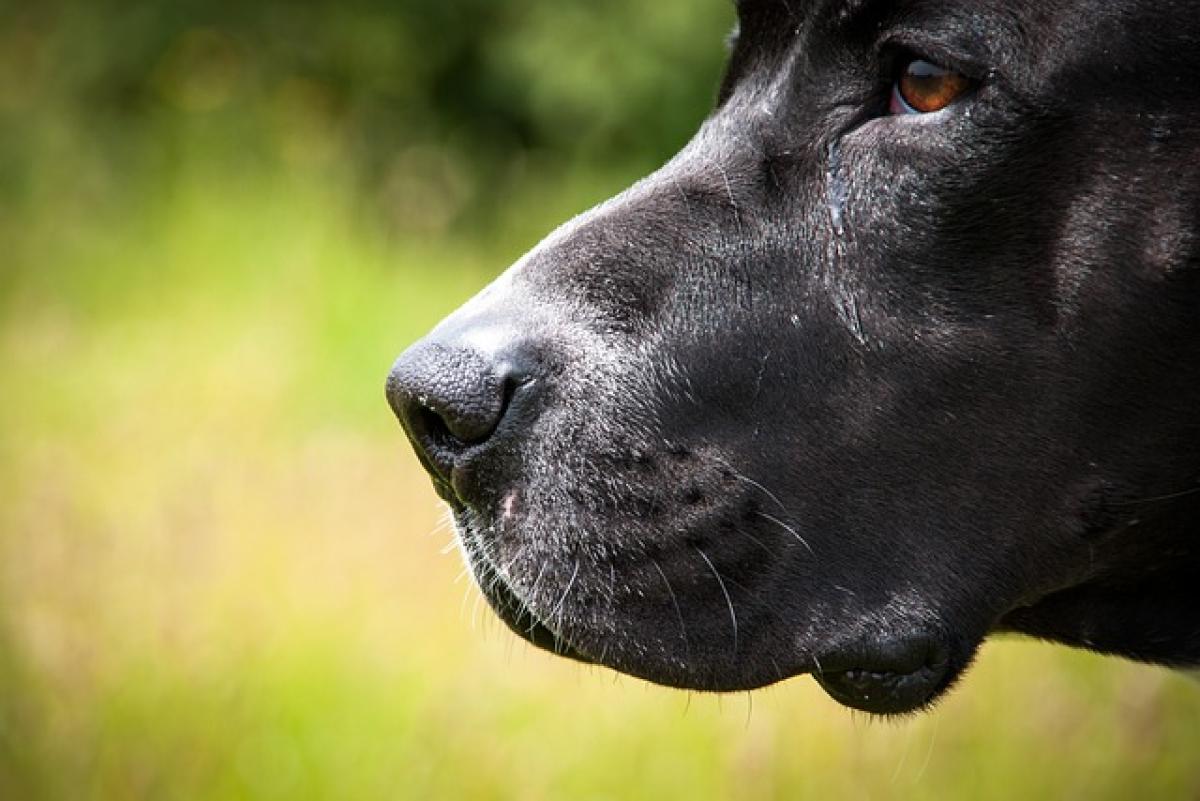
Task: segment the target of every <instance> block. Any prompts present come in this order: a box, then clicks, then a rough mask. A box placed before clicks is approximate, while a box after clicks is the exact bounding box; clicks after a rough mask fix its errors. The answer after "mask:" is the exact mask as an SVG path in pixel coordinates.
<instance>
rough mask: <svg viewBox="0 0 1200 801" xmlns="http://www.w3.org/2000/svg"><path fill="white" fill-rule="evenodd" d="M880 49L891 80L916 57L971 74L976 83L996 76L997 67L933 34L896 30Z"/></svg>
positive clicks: (878, 50) (879, 51)
mask: <svg viewBox="0 0 1200 801" xmlns="http://www.w3.org/2000/svg"><path fill="white" fill-rule="evenodd" d="M875 52H876V53H878V61H879V64H880V67H881V68H882V70H883V71H884V73H885V75H884V76H883V77H884V78H885V79H886V80H888V81H891V80H893V79H894V78H895V77H896V70H897V69H898V68H899V67H902V66H904V65H905V64H907V63H908V62H910V61H912V60H913V59H919V60H921V61H928V62H930V63H932V64H937V65H938V66H939V67H943V68H945V69H948V70H953V71H954V72H957V73H959V74H960V75H962V76H964V77H966V78H970V79H971V80H972V81H974V82H975V83H983V82H984V81H990V80H992V79H993V78H994V77H995V76H996V69H995V68H994V67H991V66H985V60H984V59H982V58H979V57H977V56H975V55H973V54H971V53H968V52H966V51H964V50H962V49H961V48H958V47H955V46H953V45H952V44H949V43H947V42H945V41H941V40H935V39H933V38H931V37H929V36H924V35H917V34H916V33H914V32H910V31H892V32H890V33H889V34H888V35H887V36H885V37H883V38H882V39H880V40H879V42H878V43H877V44H876V46H875Z"/></svg>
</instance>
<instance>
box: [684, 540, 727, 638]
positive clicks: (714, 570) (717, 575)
mask: <svg viewBox="0 0 1200 801" xmlns="http://www.w3.org/2000/svg"><path fill="white" fill-rule="evenodd" d="M692 548H693V550H695V551H696V553H698V554H700V558H701V559H703V560H704V563H705V564H706V565H708V569H709V570H711V571H712V574H713V576H714V577H715V578H716V580H717V584H718V585H719V586H720V587H721V592H722V593H723V594H724V595H725V603H726V604H728V605H729V620H730V622H731V623H732V624H733V652H734V654H736V653H737V649H738V622H737V612H735V611H734V609H733V598H732V597H730V595H729V590H728V589H727V588H726V587H725V580H724V579H723V578H721V574H720V573H718V572H717V567H716V565H714V564H713V563H712V560H711V559H709V558H708V555H707V554H705V553H704V551H702V550H700V549H699V548H697V547H696V546H695V545H693V546H692Z"/></svg>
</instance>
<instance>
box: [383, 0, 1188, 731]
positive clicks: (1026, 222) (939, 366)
mask: <svg viewBox="0 0 1200 801" xmlns="http://www.w3.org/2000/svg"><path fill="white" fill-rule="evenodd" d="M738 15H739V18H740V22H739V25H738V31H737V32H736V34H735V37H734V39H733V44H732V47H731V54H730V59H729V67H728V71H727V75H726V77H725V79H724V82H723V84H722V86H721V88H720V91H719V94H718V97H717V102H716V104H715V108H714V110H713V111H712V113H711V115H710V117H709V118H708V120H707V121H706V122H705V123H704V124H703V126H702V127H701V129H700V131H699V132H698V133H697V134H696V136H695V138H694V139H693V140H692V141H691V143H690V144H688V145H687V146H686V147H685V148H684V149H683V151H682V152H681V153H679V155H678V156H677V157H675V158H674V159H673V160H672V161H671V162H670V163H669V164H667V165H666V166H664V167H663V168H662V169H661V170H660V171H658V172H657V173H655V174H654V175H651V176H650V177H648V178H646V179H645V180H643V181H641V182H640V183H638V184H636V185H635V186H633V187H632V188H630V189H629V190H628V191H626V192H625V193H623V194H621V195H619V196H618V197H616V198H613V199H612V200H610V201H609V202H607V203H605V204H603V205H601V206H600V207H598V208H596V209H593V210H592V211H590V212H588V213H587V214H585V215H583V216H581V217H580V218H578V219H576V220H574V221H573V222H571V223H569V224H568V225H566V226H564V227H563V228H562V229H560V230H559V231H558V232H556V233H554V234H553V235H551V236H550V237H549V238H548V239H547V240H546V241H544V242H543V243H542V244H540V245H539V246H538V247H537V248H535V249H534V250H533V251H532V252H531V253H529V254H528V255H527V256H526V257H525V258H523V259H522V260H521V261H520V262H519V263H517V264H516V265H514V266H512V267H511V268H510V269H509V270H508V271H507V272H505V273H504V274H503V275H502V276H501V277H500V278H499V279H498V280H497V281H496V282H495V283H494V284H492V285H491V286H490V287H488V288H487V289H485V290H484V291H483V292H481V293H480V294H479V295H478V296H477V297H476V298H475V299H474V300H472V301H470V302H469V303H468V304H466V305H465V306H464V307H463V308H462V309H460V310H459V311H457V312H456V313H455V314H453V315H452V316H451V317H450V318H448V319H447V320H445V321H444V322H443V323H442V324H441V325H439V326H438V327H437V328H436V329H435V330H434V331H433V332H432V333H430V334H429V335H428V336H427V337H426V338H425V339H423V340H422V341H420V342H418V343H417V344H415V345H413V346H412V347H411V348H410V349H409V350H408V351H406V352H405V353H404V355H403V356H401V357H400V359H399V361H397V363H396V365H395V367H394V369H393V371H392V373H391V375H390V376H389V378H388V384H387V391H388V398H389V400H390V402H391V405H392V407H393V409H394V410H395V411H396V413H397V414H398V415H399V417H400V420H401V422H402V424H403V426H404V429H405V431H406V432H407V434H408V437H409V438H410V440H411V441H412V444H413V446H414V448H415V449H416V451H417V454H418V456H419V457H420V459H421V461H422V463H423V464H424V465H425V467H426V468H427V469H428V471H429V473H430V474H431V476H432V477H433V483H434V486H435V487H436V488H437V491H438V493H439V494H440V495H441V496H442V498H444V499H445V501H446V503H447V504H449V505H450V507H451V509H452V510H453V513H454V517H455V520H456V522H457V528H458V536H459V539H460V542H461V545H462V550H463V552H464V554H465V556H466V559H467V560H468V562H469V563H470V566H471V569H472V571H473V572H474V575H475V578H476V579H477V581H478V582H479V585H480V586H481V587H482V589H483V592H484V593H485V594H486V596H487V597H488V599H489V601H490V602H491V604H492V606H493V607H494V609H495V611H496V612H497V614H499V616H500V617H501V618H503V619H504V620H505V622H506V623H508V624H509V626H511V627H512V629H513V630H514V631H515V632H517V633H518V634H519V635H520V636H522V637H525V638H526V639H528V640H530V641H531V642H533V643H535V644H536V645H539V646H543V647H545V648H547V649H552V650H554V651H557V652H558V653H560V654H564V655H567V656H571V657H574V658H576V659H580V660H585V661H588V662H594V663H599V664H604V665H608V666H610V667H612V668H615V669H617V670H620V671H624V672H626V673H631V674H634V675H637V676H642V677H645V678H647V679H650V680H652V681H656V682H661V683H664V684H669V685H675V686H679V687H689V688H698V689H707V690H736V689H746V688H753V687H758V686H761V685H765V684H769V683H771V682H775V681H779V680H781V679H784V678H787V677H789V676H793V675H796V674H800V673H812V674H813V675H814V676H815V677H816V679H817V681H819V682H820V683H821V685H822V686H823V687H824V688H825V689H826V690H827V691H828V692H829V693H830V694H831V695H832V696H833V697H834V698H836V699H837V700H839V701H841V702H843V703H845V704H848V705H850V706H853V707H857V708H860V709H865V710H869V711H872V712H878V713H893V712H904V711H908V710H913V709H917V708H920V707H922V706H923V705H926V704H928V703H930V702H931V701H933V700H934V699H936V698H937V697H938V696H939V695H940V694H941V693H942V692H943V691H945V689H946V688H947V687H948V686H950V685H951V684H952V683H953V682H954V681H955V679H956V677H958V676H959V675H960V674H961V673H962V672H963V670H964V668H965V667H966V666H967V665H968V663H969V662H970V661H971V658H972V655H973V654H974V652H975V651H976V649H977V647H978V646H979V644H980V642H981V641H982V640H983V639H984V638H985V637H986V636H987V635H988V634H989V633H990V632H994V631H1001V630H1015V631H1020V632H1026V633H1028V634H1032V635H1034V636H1037V637H1042V638H1049V639H1053V640H1056V641H1060V642H1063V643H1068V644H1072V645H1077V646H1081V647H1086V648H1091V649H1095V650H1098V651H1103V652H1108V653H1114V654H1120V655H1124V656H1127V657H1132V658H1135V659H1140V660H1145V661H1151V662H1158V663H1163V664H1169V665H1176V666H1189V665H1190V666H1197V665H1200V47H1197V42H1200V14H1198V13H1196V9H1195V6H1194V4H1193V3H1190V2H1170V0H1156V1H1155V2H1151V1H1150V0H1036V2H1035V1H1034V0H958V1H957V2H952V1H951V0H942V1H938V0H932V1H931V0H924V1H921V2H918V1H917V0H900V1H899V2H893V0H888V1H887V2H883V1H882V0H878V1H877V0H788V1H787V2H784V0H742V2H740V3H739V4H738Z"/></svg>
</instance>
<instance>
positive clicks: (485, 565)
mask: <svg viewBox="0 0 1200 801" xmlns="http://www.w3.org/2000/svg"><path fill="white" fill-rule="evenodd" d="M452 508H453V505H452ZM454 511H455V516H456V517H459V515H458V510H457V509H455V510H454ZM459 528H460V534H459V537H460V540H461V542H462V545H463V551H464V556H465V557H466V559H467V560H468V562H469V563H470V565H471V566H472V569H473V570H472V572H473V573H474V574H475V583H476V585H477V586H478V587H479V591H480V592H481V593H483V597H484V598H485V599H487V602H488V605H489V606H491V607H492V610H493V611H494V612H495V613H496V616H497V617H499V618H500V620H501V621H503V622H504V624H505V625H506V626H508V627H509V629H511V630H512V631H513V633H514V634H516V635H517V636H518V637H520V638H521V639H523V640H525V641H527V642H529V643H531V644H532V645H535V646H537V647H538V648H541V649H543V650H545V651H549V652H551V653H553V654H556V655H558V656H564V657H567V658H569V659H574V660H576V661H578V662H584V663H587V664H595V662H596V660H595V659H593V658H592V657H591V656H589V655H588V654H586V653H585V652H583V651H582V650H580V649H579V648H578V647H577V646H575V645H574V644H573V643H572V642H571V641H570V640H569V639H568V638H567V637H565V636H564V635H563V634H561V633H560V632H559V631H558V630H557V629H556V628H555V627H552V626H551V625H549V624H548V623H547V622H546V621H545V620H544V619H543V618H542V617H541V616H540V615H538V614H537V612H535V611H534V610H533V608H532V607H531V606H530V605H529V604H528V603H526V602H525V601H524V600H523V599H522V598H521V596H520V595H519V594H518V593H517V592H516V590H515V589H514V588H513V587H512V586H511V584H510V583H509V581H508V580H507V579H506V578H505V577H504V576H503V575H501V573H500V571H499V569H498V568H497V567H496V566H495V565H494V564H493V562H492V560H491V559H489V558H488V556H487V554H486V553H484V552H483V549H482V548H481V547H480V545H479V544H478V542H477V541H476V539H477V536H478V535H477V534H476V533H475V532H474V530H473V529H472V528H471V526H470V525H466V524H463V523H461V522H460V523H459Z"/></svg>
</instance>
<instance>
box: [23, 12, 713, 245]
mask: <svg viewBox="0 0 1200 801" xmlns="http://www.w3.org/2000/svg"><path fill="white" fill-rule="evenodd" d="M732 17H733V14H732V8H731V5H730V4H728V3H726V2H724V1H723V0H711V2H704V3H695V2H693V1H692V0H656V1H655V2H652V3H646V2H642V0H392V1H391V2H381V1H379V0H348V1H340V2H332V1H331V0H324V1H323V2H308V3H301V2H232V1H231V0H125V1H124V2H121V1H119V0H66V1H65V2H64V1H61V0H41V1H39V2H33V1H32V0H2V1H0V204H3V206H10V207H11V206H13V205H18V206H19V205H21V204H24V203H28V202H29V201H31V200H32V201H35V202H38V201H40V202H41V203H43V204H44V203H46V202H47V201H52V202H61V203H67V204H73V203H80V202H83V203H87V202H92V203H95V204H96V205H98V206H103V205H105V204H107V203H110V202H116V201H114V197H117V196H120V195H121V193H122V192H121V190H129V191H131V192H133V193H137V192H138V190H139V188H144V187H145V184H146V182H150V183H153V184H155V185H158V184H161V183H162V182H164V181H169V180H170V176H171V174H172V172H173V171H175V170H178V169H181V168H182V166H181V165H185V164H192V165H193V166H194V165H195V162H196V160H197V159H200V160H201V161H203V162H204V163H205V164H208V165H209V166H210V167H211V166H214V165H224V167H227V168H229V170H230V173H231V174H233V175H237V174H239V173H241V172H243V171H245V170H264V169H266V170H270V169H276V168H279V169H283V170H287V171H294V170H318V171H320V170H332V171H336V172H337V173H338V174H339V175H350V176H352V180H353V181H355V182H356V183H357V185H358V189H359V190H361V192H362V196H363V197H364V198H370V201H369V203H370V204H371V205H373V206H375V207H376V208H377V210H380V211H382V213H383V215H384V221H385V223H387V224H389V225H394V226H397V227H399V228H401V229H412V230H415V231H426V232H435V233H436V232H442V231H446V230H448V229H462V228H469V227H472V226H479V225H484V226H486V224H487V221H488V220H489V219H490V218H491V216H492V214H493V212H494V211H495V209H496V208H497V207H498V206H500V205H503V203H504V202H505V196H506V194H507V188H508V187H509V186H510V185H511V184H512V183H513V182H519V181H521V180H524V178H523V177H522V176H525V175H528V174H529V171H530V170H531V169H533V170H536V171H538V172H540V173H546V174H556V172H557V171H561V170H564V169H569V168H570V165H579V164H587V165H589V166H590V168H595V169H599V170H604V169H608V170H617V171H620V172H622V173H626V172H628V173H632V172H639V171H644V170H647V169H650V168H653V167H654V166H656V165H657V164H659V163H661V162H662V161H663V160H665V159H666V158H668V157H669V156H670V155H671V154H672V153H674V152H675V151H676V150H677V149H678V148H679V146H680V145H681V144H682V143H683V142H685V141H686V139H687V138H688V136H689V135H690V134H691V132H692V131H693V130H694V129H695V127H696V125H697V123H698V122H699V121H700V119H701V118H702V117H703V115H704V113H705V111H706V109H707V108H708V107H709V105H710V104H711V99H712V96H713V92H714V87H715V81H716V79H717V77H718V75H719V72H720V68H721V61H722V58H723V50H722V47H721V40H722V37H723V35H724V33H725V31H726V30H727V29H728V27H729V26H730V25H731V23H732ZM47 193H49V197H48V196H47ZM89 198H90V201H89ZM3 206H0V211H3Z"/></svg>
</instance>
